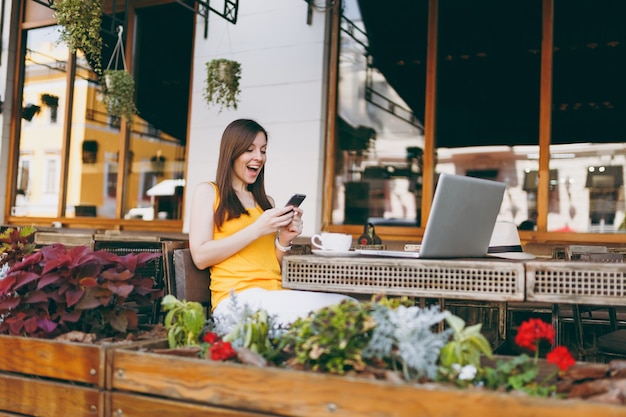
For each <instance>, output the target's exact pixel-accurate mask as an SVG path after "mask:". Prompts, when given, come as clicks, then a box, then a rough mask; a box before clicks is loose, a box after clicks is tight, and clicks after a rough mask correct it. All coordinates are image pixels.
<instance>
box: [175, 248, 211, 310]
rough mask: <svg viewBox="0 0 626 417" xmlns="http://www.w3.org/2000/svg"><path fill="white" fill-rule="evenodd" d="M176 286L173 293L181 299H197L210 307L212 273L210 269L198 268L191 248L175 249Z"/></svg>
mask: <svg viewBox="0 0 626 417" xmlns="http://www.w3.org/2000/svg"><path fill="white" fill-rule="evenodd" d="M174 275H175V285H176V286H175V288H174V289H173V294H174V296H175V297H176V298H178V299H179V300H183V299H184V300H187V301H197V302H199V303H202V304H203V305H205V306H208V307H209V308H210V305H211V290H210V289H209V285H210V283H211V273H210V271H209V269H208V268H207V269H198V268H197V267H196V264H194V263H193V259H191V252H190V250H189V249H175V250H174Z"/></svg>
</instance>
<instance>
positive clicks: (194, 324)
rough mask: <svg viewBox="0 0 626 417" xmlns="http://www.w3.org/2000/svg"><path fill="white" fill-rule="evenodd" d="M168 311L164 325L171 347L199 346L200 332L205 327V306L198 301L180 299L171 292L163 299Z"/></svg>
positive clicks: (162, 302)
mask: <svg viewBox="0 0 626 417" xmlns="http://www.w3.org/2000/svg"><path fill="white" fill-rule="evenodd" d="M161 305H162V306H163V310H164V311H167V314H166V315H165V320H164V323H163V324H164V326H165V328H166V329H167V342H168V344H169V346H170V348H172V349H173V348H177V347H183V346H197V345H199V344H200V340H199V337H200V332H201V331H202V328H203V327H204V321H205V315H204V307H202V304H200V303H198V302H196V301H186V300H182V301H180V300H178V299H177V298H176V297H174V296H173V295H171V294H168V295H166V296H165V297H163V300H162V301H161Z"/></svg>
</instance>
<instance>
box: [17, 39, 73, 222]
mask: <svg viewBox="0 0 626 417" xmlns="http://www.w3.org/2000/svg"><path fill="white" fill-rule="evenodd" d="M25 37H26V47H25V55H24V88H23V92H22V113H21V116H22V117H21V126H20V142H19V152H18V154H19V157H18V162H17V165H18V170H17V178H16V180H17V184H16V190H17V191H16V195H15V196H14V199H13V207H12V210H11V213H12V214H13V215H17V216H35V217H56V216H57V210H58V204H59V195H60V194H59V191H60V186H61V152H62V150H63V126H62V125H61V124H59V123H57V119H58V117H63V104H64V102H65V100H66V70H67V68H66V66H67V57H68V50H67V47H65V46H64V45H62V44H59V42H58V32H57V31H56V29H54V28H50V27H47V28H40V29H32V30H29V31H27V32H26V35H25Z"/></svg>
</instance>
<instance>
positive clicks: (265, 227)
mask: <svg viewBox="0 0 626 417" xmlns="http://www.w3.org/2000/svg"><path fill="white" fill-rule="evenodd" d="M294 215H295V211H294V208H293V207H291V206H287V207H275V208H271V209H268V210H265V211H264V212H263V214H262V215H261V216H260V217H259V218H258V219H257V221H256V222H254V225H255V226H256V227H257V228H258V229H257V230H258V232H259V235H260V236H265V235H268V234H270V233H276V232H278V229H280V228H281V227H285V226H287V225H288V224H289V223H291V220H292V219H293V216H294Z"/></svg>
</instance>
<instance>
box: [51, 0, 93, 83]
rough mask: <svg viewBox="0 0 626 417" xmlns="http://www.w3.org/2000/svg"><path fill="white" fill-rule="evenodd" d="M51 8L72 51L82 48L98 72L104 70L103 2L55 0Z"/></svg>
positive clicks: (61, 33)
mask: <svg viewBox="0 0 626 417" xmlns="http://www.w3.org/2000/svg"><path fill="white" fill-rule="evenodd" d="M51 8H52V9H53V10H54V17H56V19H57V23H58V24H59V31H60V36H61V41H62V42H65V43H66V44H67V46H68V47H69V49H70V51H71V52H76V50H81V51H83V53H84V54H85V56H86V57H88V58H89V59H90V60H91V62H92V63H93V68H94V71H95V72H96V73H98V74H99V73H100V72H101V70H102V64H101V55H102V35H101V34H100V26H101V24H102V3H101V2H100V0H55V2H54V3H53V4H52V6H51Z"/></svg>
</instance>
